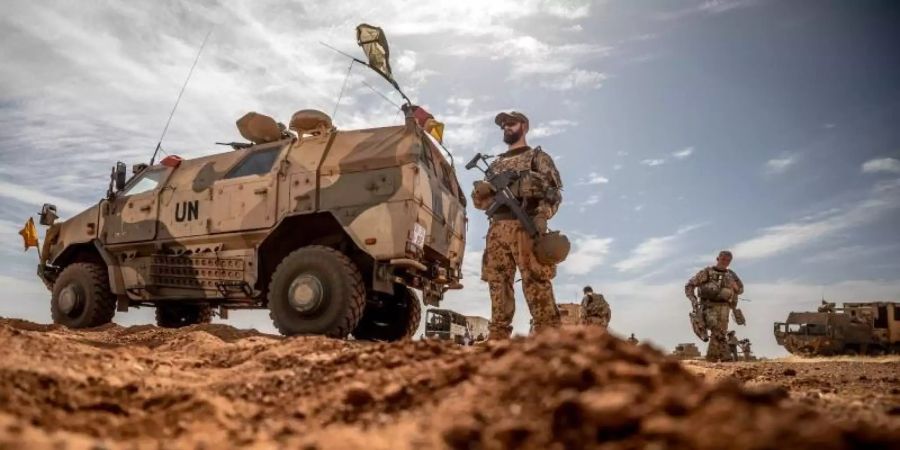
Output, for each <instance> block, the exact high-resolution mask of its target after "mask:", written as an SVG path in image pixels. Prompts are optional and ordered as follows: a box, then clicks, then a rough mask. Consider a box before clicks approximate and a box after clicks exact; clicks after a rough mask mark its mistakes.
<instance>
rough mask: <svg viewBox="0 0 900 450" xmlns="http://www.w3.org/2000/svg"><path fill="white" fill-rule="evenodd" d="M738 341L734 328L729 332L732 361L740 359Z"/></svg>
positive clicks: (729, 349) (729, 348)
mask: <svg viewBox="0 0 900 450" xmlns="http://www.w3.org/2000/svg"><path fill="white" fill-rule="evenodd" d="M739 343H740V341H738V338H737V335H735V334H734V330H731V331H729V332H728V353H729V354H730V355H731V360H732V361H737V360H738V344H739Z"/></svg>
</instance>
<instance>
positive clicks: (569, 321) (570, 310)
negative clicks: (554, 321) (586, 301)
mask: <svg viewBox="0 0 900 450" xmlns="http://www.w3.org/2000/svg"><path fill="white" fill-rule="evenodd" d="M556 307H557V308H559V323H560V324H561V325H563V326H566V325H580V324H581V304H580V303H559V304H557V305H556Z"/></svg>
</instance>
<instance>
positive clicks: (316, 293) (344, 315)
mask: <svg viewBox="0 0 900 450" xmlns="http://www.w3.org/2000/svg"><path fill="white" fill-rule="evenodd" d="M294 283H297V284H296V286H295V284H294ZM292 292H293V296H292ZM298 292H300V293H299V294H298ZM303 295H308V296H309V298H303V299H300V298H299V297H298V296H303ZM268 301H269V316H270V317H271V318H272V322H273V323H274V324H275V328H277V329H278V331H279V332H280V333H281V334H283V335H285V336H293V335H298V334H320V335H325V336H329V337H334V338H345V337H347V335H348V334H350V331H351V330H353V329H354V328H355V327H356V324H357V323H358V322H359V319H360V317H362V312H363V309H364V308H365V306H366V288H365V285H364V284H363V279H362V275H361V274H360V273H359V269H357V268H356V265H355V264H353V261H351V260H350V258H348V257H347V256H346V255H344V254H343V253H341V252H339V251H337V250H335V249H333V248H330V247H324V246H320V245H311V246H308V247H303V248H301V249H299V250H294V251H293V252H292V253H291V254H289V255H288V256H286V257H285V258H284V259H283V260H281V263H280V264H278V267H277V268H276V269H275V273H274V274H272V280H271V281H270V282H269V293H268Z"/></svg>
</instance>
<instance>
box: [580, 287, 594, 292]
mask: <svg viewBox="0 0 900 450" xmlns="http://www.w3.org/2000/svg"><path fill="white" fill-rule="evenodd" d="M582 291H583V292H584V293H585V294H587V293H588V292H594V288H592V287H590V286H585V287H584V289H582Z"/></svg>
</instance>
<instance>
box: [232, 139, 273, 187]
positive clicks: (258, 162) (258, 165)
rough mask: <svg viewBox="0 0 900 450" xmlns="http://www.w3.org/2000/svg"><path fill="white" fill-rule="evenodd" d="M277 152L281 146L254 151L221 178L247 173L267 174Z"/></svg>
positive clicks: (246, 174)
mask: <svg viewBox="0 0 900 450" xmlns="http://www.w3.org/2000/svg"><path fill="white" fill-rule="evenodd" d="M279 153H281V147H273V148H267V149H265V150H259V151H255V152H253V153H251V154H250V155H249V156H247V157H246V158H244V160H243V161H241V162H240V163H238V165H236V166H234V168H232V169H231V171H229V172H228V174H227V175H225V176H224V177H223V179H225V180H229V179H232V178H240V177H246V176H248V175H264V174H267V173H269V171H271V170H272V166H274V165H275V160H276V159H277V158H278V154H279Z"/></svg>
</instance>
